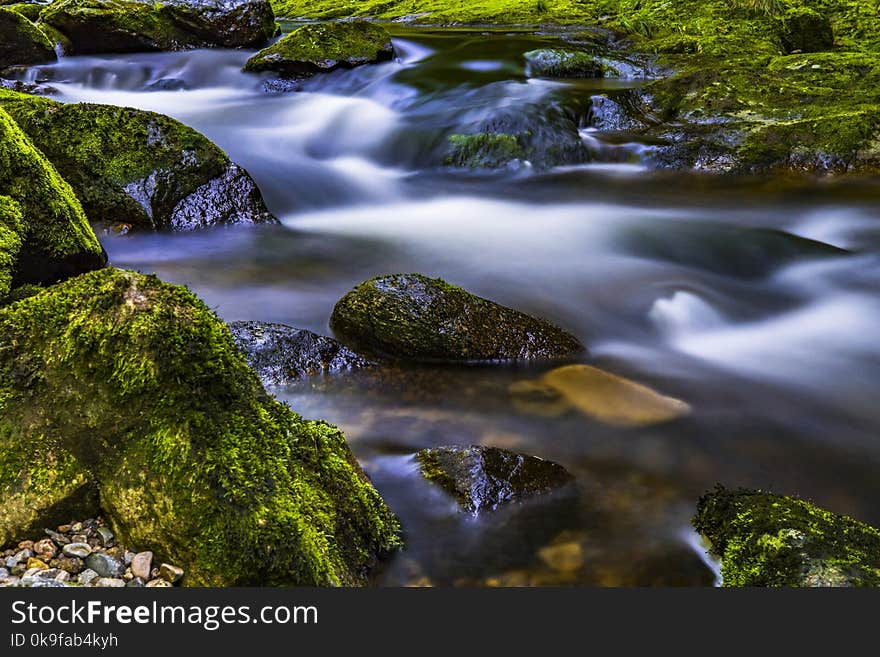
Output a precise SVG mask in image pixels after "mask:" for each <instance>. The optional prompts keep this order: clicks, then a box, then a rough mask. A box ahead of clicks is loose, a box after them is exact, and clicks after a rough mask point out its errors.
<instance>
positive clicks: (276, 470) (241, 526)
mask: <svg viewBox="0 0 880 657" xmlns="http://www.w3.org/2000/svg"><path fill="white" fill-rule="evenodd" d="M0 343H2V344H4V345H6V347H5V348H4V349H2V350H0V441H2V442H3V443H4V445H15V446H18V445H31V446H32V449H31V453H34V450H38V453H56V454H69V455H70V456H71V457H72V458H74V459H75V460H76V461H77V462H78V463H79V464H81V466H82V467H83V468H85V470H86V471H87V472H88V473H89V475H90V476H91V478H92V481H94V482H95V483H96V484H97V487H98V490H99V493H100V504H101V509H102V511H103V512H104V513H105V514H106V516H107V517H108V518H109V520H110V523H111V525H112V527H113V530H114V533H116V535H117V536H118V537H119V539H120V541H121V542H123V543H125V544H127V545H149V546H151V549H152V550H153V552H154V553H155V554H156V557H157V559H158V560H161V561H166V562H168V563H174V564H177V565H179V566H181V567H183V568H184V569H185V570H186V573H187V575H186V578H185V580H184V583H185V584H187V585H190V586H198V585H215V586H223V585H269V586H271V585H356V584H362V583H364V581H365V577H366V572H367V570H368V568H369V567H370V566H371V565H372V564H373V563H374V562H375V561H376V559H377V557H378V556H379V555H381V554H383V553H385V552H387V551H389V550H391V549H394V548H395V547H397V546H398V543H399V538H398V524H397V521H396V519H395V518H394V516H393V515H392V514H391V512H390V511H389V510H388V508H387V507H386V506H385V504H384V502H383V501H382V499H381V498H380V497H379V495H378V493H377V492H376V491H375V489H374V488H373V487H372V485H371V484H370V482H369V481H368V480H367V478H366V476H365V475H364V473H363V472H362V471H361V469H360V467H359V466H358V464H357V462H356V461H355V459H354V457H353V456H352V454H351V452H350V451H349V449H348V446H347V445H346V443H345V439H344V437H343V435H342V434H341V433H340V432H339V431H338V430H337V429H335V428H334V427H332V426H330V425H327V424H325V423H323V422H312V421H306V420H304V419H302V418H301V417H300V416H298V415H297V414H296V413H294V412H293V411H292V410H291V409H290V408H288V407H287V406H286V405H284V404H282V403H280V402H278V401H277V400H275V399H274V398H272V397H270V396H269V395H267V394H266V392H265V391H264V389H263V387H262V385H261V384H260V381H259V379H258V377H257V375H256V374H255V373H254V372H253V371H252V370H251V369H250V368H249V367H248V366H247V363H246V362H245V360H244V358H243V357H242V356H241V354H240V353H239V352H238V350H237V349H236V347H235V344H234V342H233V340H232V336H231V334H230V332H229V329H228V327H227V326H226V324H224V323H223V322H222V321H221V320H219V319H218V318H217V317H216V316H215V315H214V314H213V313H212V312H211V311H210V310H209V309H208V308H207V307H206V306H205V305H204V304H203V303H202V302H201V301H199V300H198V299H197V298H196V297H195V296H194V295H192V294H191V293H190V292H188V291H187V290H186V289H184V288H181V287H178V286H174V285H169V284H166V283H163V282H161V281H159V280H158V279H157V278H155V277H153V276H145V275H142V274H137V273H134V272H126V271H120V270H116V269H110V268H107V269H103V270H101V271H97V272H91V273H89V274H84V275H82V276H79V277H77V278H74V279H71V280H69V281H66V282H64V283H60V284H58V285H55V286H52V287H50V288H47V289H45V290H44V291H42V292H40V293H39V294H36V295H35V296H31V297H29V298H27V299H24V300H22V301H18V302H16V303H14V304H11V305H8V306H6V307H5V308H3V309H0ZM0 453H10V450H8V449H6V448H5V446H4V448H3V449H0ZM12 453H15V452H14V450H13V452H12ZM17 458H19V459H21V458H24V457H23V456H18V457H17ZM13 461H15V459H13ZM29 463H30V462H29ZM33 467H34V468H36V471H32V474H31V475H30V476H32V477H40V476H43V472H42V470H41V469H40V468H41V462H40V461H39V460H36V461H33ZM20 476H21V468H20V467H19V468H16V467H15V465H14V463H13V465H12V466H9V465H7V466H6V467H5V469H3V470H0V481H3V482H5V484H6V487H5V489H4V495H0V508H2V507H3V505H4V504H5V502H6V500H5V495H6V494H8V491H9V490H16V489H17V488H18V489H20V488H21V486H23V485H24V483H25V482H24V481H23V480H22V479H21V478H20ZM16 487H17V488H16Z"/></svg>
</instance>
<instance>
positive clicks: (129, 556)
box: [124, 550, 134, 566]
mask: <svg viewBox="0 0 880 657" xmlns="http://www.w3.org/2000/svg"><path fill="white" fill-rule="evenodd" d="M132 559H134V552H132V551H131V550H126V551H125V557H124V561H125V565H126V566H130V565H131V561H132Z"/></svg>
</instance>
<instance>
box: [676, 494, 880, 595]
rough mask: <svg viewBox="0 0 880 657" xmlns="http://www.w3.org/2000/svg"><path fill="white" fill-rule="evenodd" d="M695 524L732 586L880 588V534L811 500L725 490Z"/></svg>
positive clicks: (702, 504) (705, 503)
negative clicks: (822, 507)
mask: <svg viewBox="0 0 880 657" xmlns="http://www.w3.org/2000/svg"><path fill="white" fill-rule="evenodd" d="M693 524H694V528H695V529H696V530H697V531H698V532H699V533H700V534H702V535H703V536H704V537H705V538H706V539H707V540H708V541H709V542H710V546H711V548H710V549H711V552H712V553H713V554H714V555H716V556H717V557H718V558H720V559H721V574H722V577H723V581H724V585H725V586H793V587H801V586H811V587H815V586H880V530H878V529H875V528H874V527H870V526H869V525H866V524H864V523H861V522H859V521H858V520H854V519H853V518H850V517H848V516H843V515H838V514H836V513H832V512H830V511H826V510H825V509H821V508H819V507H817V506H815V505H813V504H810V503H809V502H806V501H804V500H800V499H797V498H794V497H785V496H782V495H774V494H772V493H767V492H763V491H754V490H743V489H737V490H731V489H726V488H723V487H721V486H718V487H717V488H716V489H715V490H713V491H711V492H709V493H707V494H706V495H704V496H703V497H701V498H700V501H699V503H698V504H697V513H696V516H695V517H694V520H693Z"/></svg>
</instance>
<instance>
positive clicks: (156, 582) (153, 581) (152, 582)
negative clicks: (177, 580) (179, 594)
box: [147, 579, 172, 589]
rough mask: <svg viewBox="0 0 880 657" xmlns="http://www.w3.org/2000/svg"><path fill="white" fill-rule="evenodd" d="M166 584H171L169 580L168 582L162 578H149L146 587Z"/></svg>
mask: <svg viewBox="0 0 880 657" xmlns="http://www.w3.org/2000/svg"><path fill="white" fill-rule="evenodd" d="M168 586H172V584H171V582H168V581H166V580H164V579H151V580H150V581H149V582H147V588H148V589H153V588H165V587H168Z"/></svg>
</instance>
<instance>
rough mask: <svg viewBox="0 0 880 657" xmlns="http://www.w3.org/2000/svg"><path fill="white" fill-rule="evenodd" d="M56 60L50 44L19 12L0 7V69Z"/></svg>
mask: <svg viewBox="0 0 880 657" xmlns="http://www.w3.org/2000/svg"><path fill="white" fill-rule="evenodd" d="M56 59H57V56H56V55H55V49H54V48H53V47H52V43H51V42H50V41H49V39H47V38H46V35H45V34H43V33H42V32H40V30H39V29H37V26H36V25H34V24H33V23H32V22H31V21H29V20H28V19H27V18H25V17H24V16H23V15H22V14H21V13H20V12H18V11H15V10H11V9H10V8H9V7H0V69H3V68H6V67H7V66H14V65H18V66H29V65H31V64H45V63H46V62H54V61H55V60H56Z"/></svg>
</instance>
